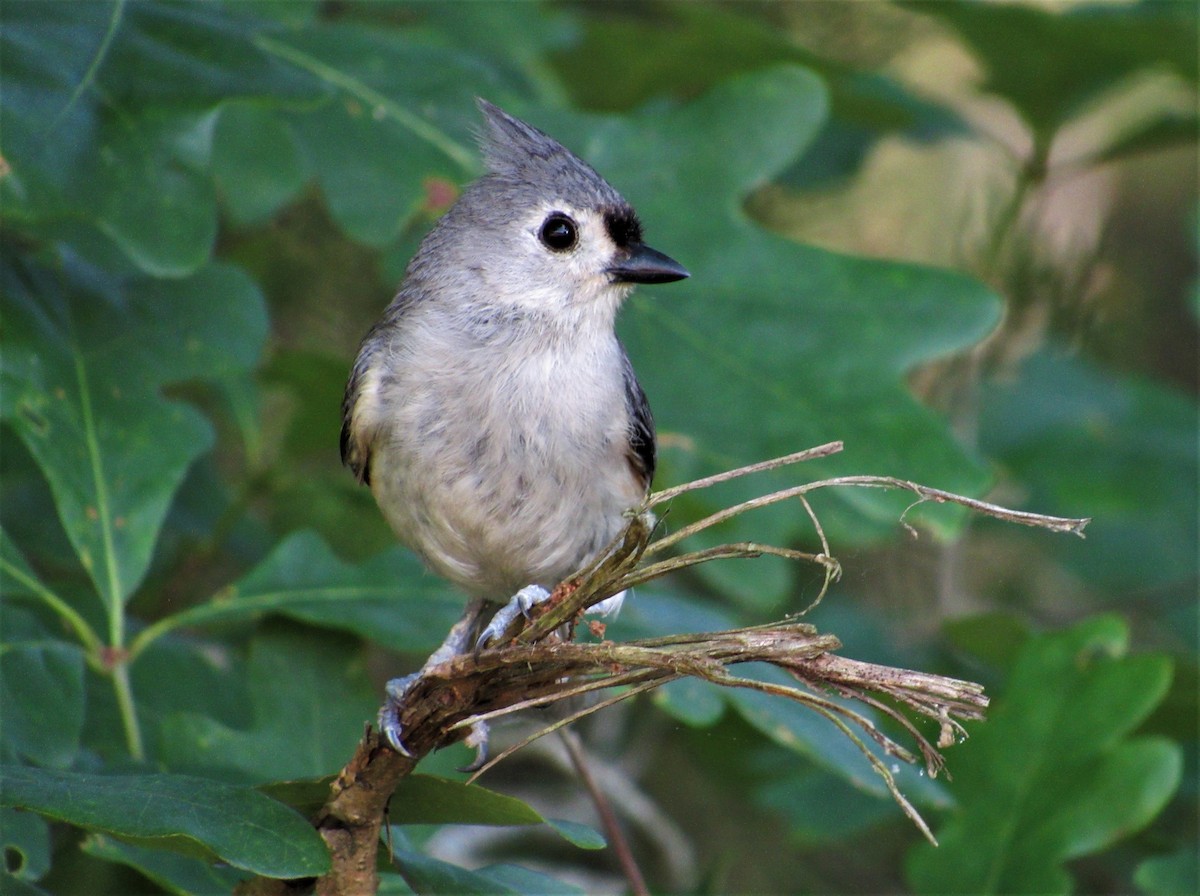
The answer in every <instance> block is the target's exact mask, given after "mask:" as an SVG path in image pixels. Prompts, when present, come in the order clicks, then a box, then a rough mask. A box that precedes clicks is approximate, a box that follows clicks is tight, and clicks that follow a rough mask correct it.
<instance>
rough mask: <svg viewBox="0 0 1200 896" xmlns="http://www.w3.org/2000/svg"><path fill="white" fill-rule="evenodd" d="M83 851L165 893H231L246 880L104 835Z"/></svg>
mask: <svg viewBox="0 0 1200 896" xmlns="http://www.w3.org/2000/svg"><path fill="white" fill-rule="evenodd" d="M82 849H83V851H84V852H86V853H87V854H88V855H90V856H94V857H95V858H97V859H104V860H105V861H108V862H117V863H119V864H121V865H128V866H129V867H130V868H133V869H134V870H135V871H138V872H140V873H142V874H143V875H145V876H146V877H147V878H148V879H149V880H152V881H153V882H154V883H155V884H157V885H158V886H160V887H162V888H163V889H164V890H166V891H167V892H168V893H177V894H179V896H191V894H198V893H231V892H233V888H234V887H236V886H237V884H238V882H239V881H241V880H244V879H245V878H246V875H245V874H239V873H237V872H234V871H233V870H232V869H229V868H222V867H219V866H213V865H210V864H208V863H205V862H200V861H197V860H196V859H194V858H191V857H190V856H184V855H179V854H178V853H172V852H167V851H165V850H162V849H150V848H148V847H145V846H135V845H134V844H132V843H122V842H121V841H120V840H114V839H113V838H112V837H106V836H105V835H103V834H91V835H89V836H88V837H87V839H85V840H84V842H83V846H82Z"/></svg>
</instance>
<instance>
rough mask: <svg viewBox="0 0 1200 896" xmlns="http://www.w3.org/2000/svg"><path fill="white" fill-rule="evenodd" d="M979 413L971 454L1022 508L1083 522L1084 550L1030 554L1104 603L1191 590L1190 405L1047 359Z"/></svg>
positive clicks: (1064, 546)
mask: <svg viewBox="0 0 1200 896" xmlns="http://www.w3.org/2000/svg"><path fill="white" fill-rule="evenodd" d="M980 408H981V415H980V429H979V440H980V444H981V446H982V448H983V450H984V451H986V452H987V453H988V455H989V456H992V457H995V458H997V459H998V460H999V461H1000V462H1001V463H1002V464H1003V465H1004V466H1005V467H1006V468H1007V469H1008V470H1009V471H1010V472H1011V473H1012V474H1013V475H1014V476H1015V477H1016V478H1017V479H1018V481H1019V482H1020V485H1021V488H1022V489H1024V490H1026V491H1028V492H1029V494H1030V503H1031V504H1032V505H1033V506H1036V507H1037V508H1038V509H1039V510H1041V511H1043V512H1045V513H1057V514H1062V515H1064V516H1092V517H1095V519H1094V521H1093V522H1092V523H1091V524H1090V525H1089V526H1088V530H1087V539H1086V540H1083V541H1081V540H1079V539H1052V540H1049V541H1047V540H1046V539H1044V538H1040V539H1039V544H1038V548H1039V550H1045V551H1052V552H1053V553H1054V554H1055V555H1056V556H1057V557H1059V558H1060V559H1061V560H1062V561H1063V562H1065V563H1067V564H1069V565H1070V566H1071V567H1073V568H1074V569H1075V570H1077V572H1078V574H1079V575H1081V576H1083V577H1085V578H1087V579H1088V580H1089V581H1090V582H1091V583H1092V584H1093V586H1095V587H1101V588H1104V589H1106V590H1110V591H1111V592H1112V593H1114V594H1125V593H1126V592H1127V591H1128V590H1129V589H1139V590H1141V589H1147V588H1154V587H1161V586H1163V585H1166V584H1171V583H1183V584H1184V587H1189V588H1191V589H1194V585H1191V584H1189V583H1193V582H1194V579H1195V573H1196V552H1195V550H1194V548H1195V545H1196V542H1197V539H1200V530H1198V521H1197V517H1196V506H1197V502H1198V501H1200V471H1198V468H1197V453H1196V452H1197V449H1196V404H1195V400H1194V398H1192V397H1191V396H1189V395H1186V394H1184V393H1182V392H1181V391H1178V390H1176V389H1172V388H1170V387H1168V386H1165V385H1163V384H1161V383H1157V382H1153V381H1149V380H1145V379H1141V378H1138V377H1135V376H1132V375H1129V374H1121V375H1117V374H1116V373H1113V372H1109V371H1106V370H1104V369H1103V368H1100V367H1097V366H1095V365H1094V364H1091V363H1088V362H1085V361H1083V360H1080V359H1076V358H1071V357H1069V356H1066V355H1064V354H1062V353H1060V352H1057V351H1054V350H1047V351H1044V352H1041V353H1039V354H1036V355H1034V356H1032V357H1031V358H1029V359H1028V360H1027V361H1026V362H1025V363H1024V365H1022V367H1021V368H1020V369H1019V370H1018V371H1016V372H1015V375H1014V376H1013V377H1012V378H1011V379H1010V380H1008V381H1006V382H1005V383H1003V384H1000V385H995V386H992V387H990V388H988V389H987V390H986V391H985V392H984V395H983V397H982V399H981V402H980ZM1147 496H1153V499H1152V500H1148V499H1147ZM1042 542H1045V543H1044V544H1043V543H1042Z"/></svg>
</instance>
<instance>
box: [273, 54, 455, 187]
mask: <svg viewBox="0 0 1200 896" xmlns="http://www.w3.org/2000/svg"><path fill="white" fill-rule="evenodd" d="M254 43H255V44H256V45H257V46H258V47H259V48H260V49H262V50H265V51H266V52H268V53H272V54H274V55H276V56H278V57H279V58H280V59H286V60H287V61H288V62H290V63H291V64H292V65H294V66H296V67H298V68H302V69H304V70H305V71H307V72H309V73H311V74H314V75H316V76H317V77H318V78H324V79H325V80H326V81H328V82H329V83H330V84H332V85H334V86H335V87H338V88H340V89H342V90H344V91H346V93H348V94H350V95H351V96H353V97H355V98H356V99H358V100H361V101H362V102H364V103H366V104H367V105H369V106H371V107H372V108H375V109H380V110H382V111H383V112H385V113H386V114H387V117H388V118H391V119H392V120H394V121H395V122H397V123H398V124H399V125H401V126H402V127H404V128H407V129H408V130H409V131H411V132H412V133H413V134H415V135H416V136H417V137H419V138H421V139H422V140H424V141H425V142H426V143H428V144H429V145H430V146H433V147H434V148H436V149H438V150H439V151H441V152H442V153H443V154H444V155H446V156H447V157H449V158H450V160H451V161H453V162H455V163H456V164H457V165H459V167H461V168H462V169H463V171H467V172H470V173H474V172H475V171H476V170H477V169H478V166H477V165H476V163H475V157H474V156H473V155H472V154H471V152H470V151H469V150H468V149H467V148H466V147H464V146H462V145H461V144H459V143H458V142H457V141H455V140H454V139H452V138H451V137H450V136H449V135H448V134H446V133H445V132H444V131H441V130H439V129H438V128H435V127H434V126H433V125H431V124H430V123H429V122H427V121H426V120H425V119H423V118H421V117H420V116H419V115H414V114H413V113H411V112H409V111H408V110H407V109H405V108H404V107H403V106H400V105H399V104H397V103H395V102H394V101H392V100H391V99H389V98H388V97H387V96H385V95H384V94H382V93H380V92H379V91H378V90H375V89H374V88H373V87H370V86H368V85H367V84H365V83H363V82H362V81H361V80H359V79H358V78H355V77H354V76H352V75H349V74H347V73H346V72H343V71H341V70H339V69H336V68H334V67H333V66H331V65H327V64H326V63H324V62H322V61H321V60H320V59H317V58H316V57H314V56H310V55H309V54H308V53H305V52H303V51H302V50H298V49H296V48H295V47H291V46H288V45H287V44H285V43H281V42H280V41H277V40H275V39H274V38H270V37H267V36H266V35H262V34H260V35H258V36H257V37H256V38H255V39H254Z"/></svg>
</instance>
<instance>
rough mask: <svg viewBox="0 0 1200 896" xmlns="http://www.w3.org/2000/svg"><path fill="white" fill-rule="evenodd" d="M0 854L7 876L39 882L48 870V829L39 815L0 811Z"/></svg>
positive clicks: (6, 810) (11, 810)
mask: <svg viewBox="0 0 1200 896" xmlns="http://www.w3.org/2000/svg"><path fill="white" fill-rule="evenodd" d="M0 852H2V853H3V855H4V871H5V872H6V873H7V874H11V875H12V876H14V877H18V878H20V879H21V880H24V881H35V880H41V879H42V877H44V876H45V874H46V872H47V871H49V870H50V826H49V825H48V824H46V820H45V819H44V818H42V817H41V816H40V815H34V814H32V813H30V812H18V811H16V810H15V809H0Z"/></svg>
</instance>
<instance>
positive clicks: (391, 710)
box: [379, 672, 421, 758]
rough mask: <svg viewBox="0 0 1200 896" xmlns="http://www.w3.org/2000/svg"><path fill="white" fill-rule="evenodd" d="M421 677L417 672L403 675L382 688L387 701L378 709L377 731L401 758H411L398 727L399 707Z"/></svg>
mask: <svg viewBox="0 0 1200 896" xmlns="http://www.w3.org/2000/svg"><path fill="white" fill-rule="evenodd" d="M420 677H421V674H420V673H419V672H416V673H414V674H412V675H405V676H404V677H403V678H393V679H392V680H391V681H389V682H388V683H387V685H386V686H385V687H384V691H385V693H386V694H387V699H386V700H384V701H383V706H381V707H380V708H379V730H380V731H381V732H382V733H383V736H384V737H385V738H387V742H388V743H389V744H391V745H392V749H393V750H395V751H396V752H397V753H399V754H400V755H401V756H408V757H410V758H411V757H412V753H410V752H408V748H407V747H405V746H404V738H403V736H402V735H403V733H404V732H403V728H402V726H401V725H400V707H401V705H402V704H403V701H404V695H405V694H407V693H408V692H409V690H411V689H412V686H413V685H414V684H415V683H416V681H417V679H418V678H420Z"/></svg>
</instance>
